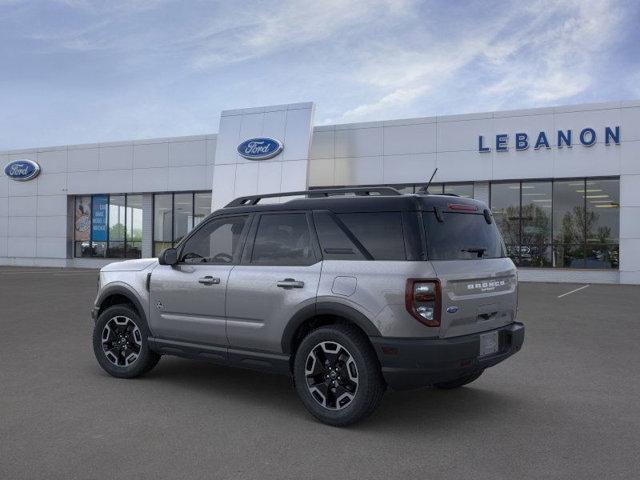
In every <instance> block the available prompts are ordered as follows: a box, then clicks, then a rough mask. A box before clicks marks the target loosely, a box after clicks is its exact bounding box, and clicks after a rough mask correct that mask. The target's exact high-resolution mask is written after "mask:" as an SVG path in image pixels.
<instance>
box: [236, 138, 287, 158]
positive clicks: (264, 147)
mask: <svg viewBox="0 0 640 480" xmlns="http://www.w3.org/2000/svg"><path fill="white" fill-rule="evenodd" d="M283 148H284V147H283V145H282V143H281V142H279V141H278V140H274V139H273V138H250V139H249V140H246V141H244V142H242V143H241V144H240V145H238V153H239V154H240V155H242V156H243V157H244V158H247V159H249V160H266V159H267V158H273V157H275V156H276V155H278V154H279V153H280V152H281V151H282V149H283Z"/></svg>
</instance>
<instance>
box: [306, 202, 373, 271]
mask: <svg viewBox="0 0 640 480" xmlns="http://www.w3.org/2000/svg"><path fill="white" fill-rule="evenodd" d="M313 219H314V222H315V224H316V231H317V232H318V239H319V240H320V248H322V257H323V258H324V259H325V260H365V257H364V255H363V254H362V252H361V251H360V249H359V248H358V247H357V246H356V245H355V244H354V243H353V242H352V241H351V240H350V239H349V237H348V236H347V234H346V233H345V232H344V231H343V230H342V228H340V227H339V226H338V224H337V223H336V222H335V220H334V219H333V217H332V216H331V215H330V214H329V213H327V212H314V214H313Z"/></svg>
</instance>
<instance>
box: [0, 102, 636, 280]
mask: <svg viewBox="0 0 640 480" xmlns="http://www.w3.org/2000/svg"><path fill="white" fill-rule="evenodd" d="M313 117H314V105H313V104H312V103H301V104H290V105H279V106H272V107H258V108H249V109H241V110H229V111H225V112H223V113H222V115H221V117H220V123H219V129H218V133H217V134H211V135H201V136H190V137H176V138H161V139H153V140H133V141H126V142H111V143H101V144H89V145H68V146H62V147H50V148H33V149H26V150H16V151H6V152H0V164H1V165H3V166H5V165H6V167H4V174H3V175H0V264H3V265H40V266H69V267H98V266H101V265H104V264H105V263H109V262H112V261H117V260H118V259H125V258H138V257H141V256H142V257H148V256H153V255H156V254H157V253H158V252H159V251H160V250H161V249H162V248H165V247H167V246H170V245H175V244H176V242H178V241H179V240H180V239H181V238H182V237H183V236H184V235H185V234H186V233H187V232H188V231H189V230H190V229H192V228H193V227H194V226H195V225H197V223H198V222H200V221H202V219H203V218H204V217H205V216H206V215H207V214H209V213H210V212H211V210H212V208H213V209H215V208H218V207H220V206H223V205H224V204H226V203H227V202H228V201H230V200H231V199H233V198H235V197H237V196H241V195H249V194H255V193H274V192H285V191H291V190H304V189H306V188H316V187H328V186H355V185H367V186H369V185H392V186H395V187H397V188H398V189H400V190H402V191H405V192H420V191H423V190H424V187H425V184H426V182H427V181H428V180H429V178H430V177H431V175H432V173H433V172H434V170H435V169H436V168H437V173H436V175H435V178H434V180H433V183H432V185H431V187H430V188H429V191H430V192H431V193H453V194H458V195H462V196H470V197H474V198H477V199H479V200H482V201H484V202H486V203H487V204H488V205H490V206H491V209H492V211H493V212H494V216H495V218H496V221H497V223H498V224H499V226H500V228H501V231H502V234H503V237H504V240H505V243H506V245H507V250H508V253H509V255H510V256H511V257H512V258H513V259H514V261H515V262H516V264H518V266H519V267H520V278H521V279H523V280H543V281H575V282H600V283H635V284H640V101H624V102H613V103H606V104H590V105H577V106H566V107H555V108H542V109H532V110H517V111H505V112H488V113H478V114H469V115H451V116H438V117H426V118H411V119H404V120H389V121H379V122H367V123H353V124H345V125H322V126H314V124H313Z"/></svg>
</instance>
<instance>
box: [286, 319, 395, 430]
mask: <svg viewBox="0 0 640 480" xmlns="http://www.w3.org/2000/svg"><path fill="white" fill-rule="evenodd" d="M293 370H294V378H295V384H296V390H297V392H298V395H299V396H300V398H301V400H302V402H303V404H304V406H305V407H306V408H307V410H308V411H309V412H310V413H311V414H312V415H313V416H314V417H316V418H317V419H318V420H320V421H321V422H323V423H326V424H328V425H334V426H340V427H342V426H346V425H350V424H352V423H355V422H357V421H359V420H362V419H363V418H366V417H367V416H369V415H371V413H373V411H374V410H375V409H376V407H377V406H378V405H379V404H380V401H381V400H382V395H383V393H384V390H385V384H384V380H383V379H382V374H381V372H380V364H379V363H378V359H377V357H376V354H375V352H374V351H373V348H372V347H371V345H370V344H369V342H368V340H367V338H366V337H365V336H364V335H363V334H362V333H361V332H360V331H359V330H358V329H356V328H355V327H352V326H348V325H331V326H328V327H321V328H318V329H317V330H314V331H312V332H311V333H309V334H308V335H307V336H306V337H305V338H304V339H303V340H302V343H301V344H300V346H299V347H298V350H297V352H296V356H295V360H294V369H293Z"/></svg>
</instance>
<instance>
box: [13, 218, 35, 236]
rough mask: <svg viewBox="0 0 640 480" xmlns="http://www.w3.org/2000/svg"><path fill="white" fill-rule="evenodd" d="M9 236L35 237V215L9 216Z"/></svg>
mask: <svg viewBox="0 0 640 480" xmlns="http://www.w3.org/2000/svg"><path fill="white" fill-rule="evenodd" d="M7 236H9V237H21V238H22V237H30V238H35V237H36V217H9V230H8V235H7Z"/></svg>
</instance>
